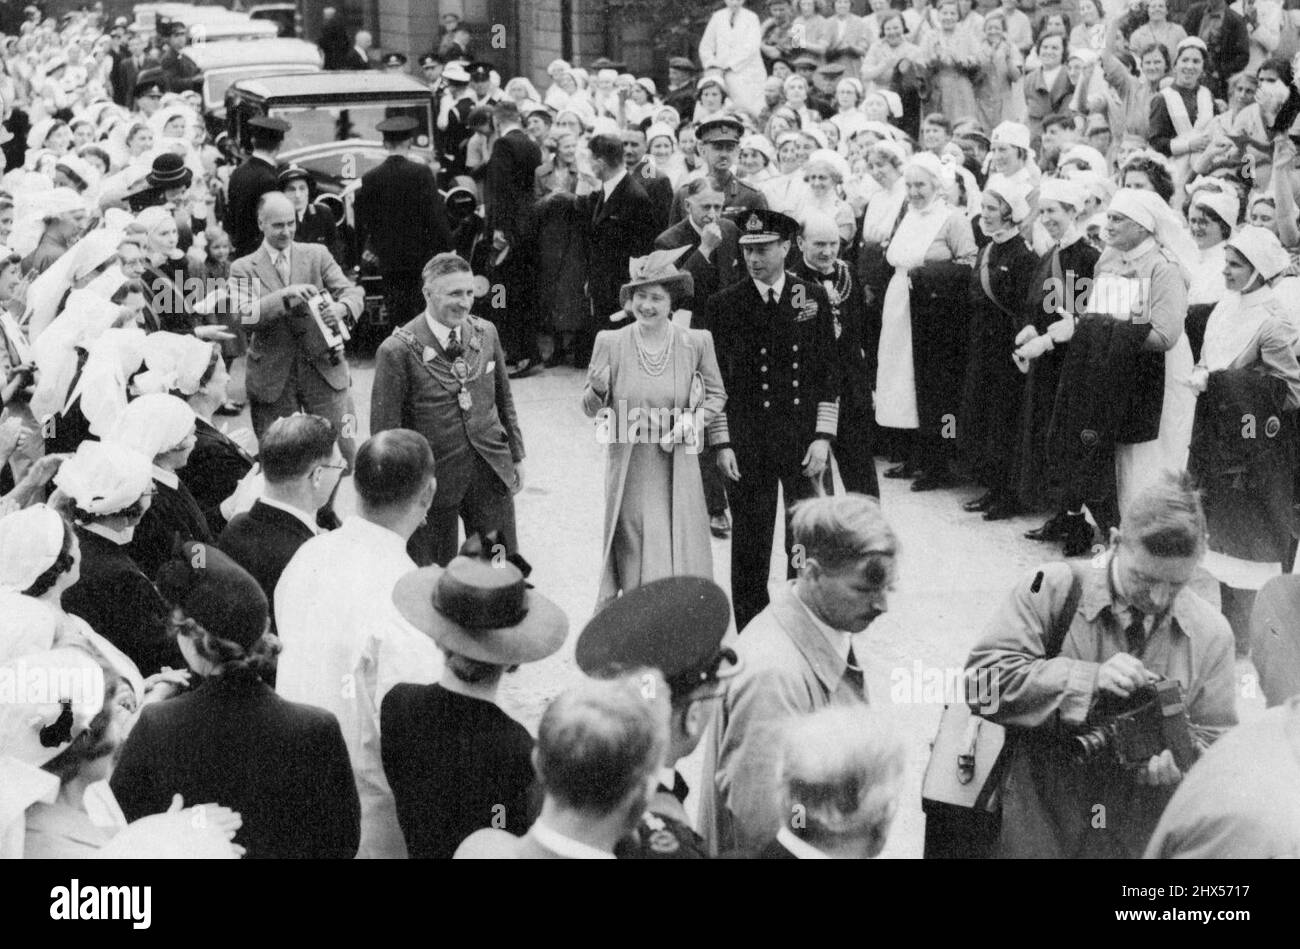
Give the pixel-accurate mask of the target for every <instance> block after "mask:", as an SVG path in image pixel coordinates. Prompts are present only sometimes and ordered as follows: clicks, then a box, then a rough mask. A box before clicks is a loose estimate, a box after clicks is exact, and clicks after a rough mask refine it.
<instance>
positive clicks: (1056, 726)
mask: <svg viewBox="0 0 1300 949" xmlns="http://www.w3.org/2000/svg"><path fill="white" fill-rule="evenodd" d="M1205 538H1206V526H1205V514H1204V511H1203V510H1202V508H1201V503H1200V499H1199V497H1198V496H1197V493H1196V492H1195V490H1194V489H1193V488H1192V487H1191V485H1190V480H1189V479H1188V476H1187V475H1186V474H1181V475H1175V474H1172V473H1169V472H1166V473H1165V474H1164V475H1163V476H1162V477H1161V478H1160V479H1158V480H1157V481H1156V482H1155V483H1154V484H1153V485H1151V486H1150V487H1148V488H1147V489H1145V490H1144V491H1142V492H1141V493H1140V494H1139V495H1138V496H1137V497H1135V498H1134V499H1133V500H1132V502H1131V503H1130V505H1129V507H1128V510H1126V511H1125V512H1124V517H1123V526H1122V527H1121V528H1119V529H1116V530H1113V531H1112V532H1111V546H1110V549H1109V550H1108V551H1106V552H1105V553H1104V554H1101V555H1099V556H1098V557H1096V558H1094V559H1093V561H1092V562H1091V563H1083V564H1066V563H1053V564H1046V565H1044V566H1042V567H1041V568H1039V569H1038V570H1037V571H1035V572H1034V573H1032V574H1030V575H1029V576H1027V577H1026V578H1025V579H1024V581H1022V582H1021V583H1020V584H1019V585H1018V586H1017V587H1016V589H1015V590H1014V591H1013V592H1012V594H1011V596H1010V597H1008V599H1007V600H1006V601H1005V602H1004V603H1003V605H1002V607H1001V608H1000V610H999V611H998V612H997V614H996V615H995V616H994V618H993V620H992V622H991V623H990V624H989V626H988V627H987V628H986V630H985V632H984V634H983V636H981V637H980V639H979V641H978V642H977V643H976V644H975V647H974V649H973V650H972V651H971V654H970V658H969V659H967V661H966V675H967V685H968V687H969V686H970V685H972V684H974V683H975V682H977V681H979V680H987V681H983V682H981V683H980V684H981V685H982V686H984V687H985V688H984V689H983V691H982V692H979V693H978V694H981V695H992V696H993V700H992V702H989V703H986V704H983V705H981V707H979V708H976V707H975V706H974V705H972V710H973V711H975V712H976V713H977V714H980V715H982V716H983V717H984V718H986V719H988V720H990V721H992V722H996V723H998V724H1000V725H1004V726H1006V727H1007V744H1006V746H1005V748H1004V750H1003V756H1004V758H1003V761H1002V762H1000V764H1002V763H1005V770H1004V771H1003V773H1002V775H1001V792H1002V793H1001V797H1002V828H1001V833H1000V837H999V840H998V847H997V856H999V857H1052V858H1079V857H1093V858H1096V857H1130V858H1132V857H1140V856H1141V855H1142V852H1143V849H1144V848H1145V846H1146V844H1147V841H1148V839H1149V838H1150V837H1151V834H1152V832H1153V830H1154V829H1155V826H1156V822H1157V821H1158V820H1159V818H1160V814H1161V812H1162V811H1163V810H1164V807H1165V805H1166V804H1167V803H1168V802H1169V798H1170V797H1171V796H1172V794H1173V791H1174V787H1175V786H1176V785H1177V783H1178V782H1179V781H1180V780H1181V779H1182V774H1183V772H1184V771H1185V770H1186V767H1187V766H1188V764H1189V763H1190V761H1189V759H1194V758H1195V757H1197V756H1198V755H1199V754H1200V752H1202V751H1203V750H1204V749H1205V748H1206V747H1207V746H1208V745H1209V744H1210V742H1212V741H1214V740H1215V739H1216V738H1217V737H1218V736H1219V735H1221V734H1222V733H1223V732H1224V731H1226V730H1227V729H1228V728H1230V727H1232V726H1233V725H1235V724H1236V722H1237V715H1236V709H1235V704H1234V687H1233V677H1234V658H1233V640H1232V633H1231V630H1230V629H1229V627H1228V624H1227V621H1226V620H1224V618H1223V617H1222V616H1221V615H1219V614H1218V612H1217V611H1216V610H1215V609H1214V608H1213V607H1211V606H1210V605H1209V604H1207V603H1206V602H1205V601H1203V600H1202V599H1201V598H1200V597H1199V596H1197V595H1196V594H1195V593H1193V592H1192V591H1191V590H1189V589H1187V585H1188V583H1189V582H1190V581H1191V579H1192V577H1193V574H1194V573H1195V571H1196V569H1197V565H1198V564H1199V562H1200V560H1201V557H1202V556H1203V555H1204V553H1205V544H1206V540H1205ZM1075 604H1077V605H1075ZM1072 607H1073V609H1072V610H1071V608H1072ZM1067 614H1068V615H1067ZM1062 633H1063V636H1062ZM1052 640H1055V641H1054V642H1053V641H1052ZM968 694H970V695H974V694H977V691H976V690H974V689H969V690H968ZM1180 699H1181V704H1180V701H1179V700H1180ZM1179 761H1181V762H1182V767H1181V768H1180V766H1179V764H1178V762H1179Z"/></svg>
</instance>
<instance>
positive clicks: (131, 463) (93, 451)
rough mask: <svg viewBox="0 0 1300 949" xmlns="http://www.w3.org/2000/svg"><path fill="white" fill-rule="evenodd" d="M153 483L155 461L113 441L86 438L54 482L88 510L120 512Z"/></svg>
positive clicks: (105, 512) (81, 507)
mask: <svg viewBox="0 0 1300 949" xmlns="http://www.w3.org/2000/svg"><path fill="white" fill-rule="evenodd" d="M152 483H153V464H152V462H151V460H150V459H148V458H146V457H144V456H143V455H141V454H140V453H139V452H137V451H132V450H131V449H130V448H126V447H124V446H122V445H117V444H113V443H111V442H95V441H89V440H87V441H84V442H82V443H81V444H80V445H78V446H77V452H76V454H74V455H73V456H72V457H71V458H69V459H68V460H67V461H65V462H64V463H63V464H62V465H60V466H59V470H58V473H57V474H55V476H54V484H55V486H56V487H58V488H59V490H61V491H62V492H63V493H64V494H66V495H67V496H68V497H70V498H71V499H72V501H73V503H74V504H76V506H77V507H78V508H79V509H80V510H82V511H85V512H86V513H87V514H117V513H118V512H119V511H123V510H125V509H126V508H128V507H130V506H131V505H132V504H134V503H135V502H136V501H138V500H140V498H141V497H142V496H143V495H144V493H145V492H146V491H148V490H149V485H150V484H152Z"/></svg>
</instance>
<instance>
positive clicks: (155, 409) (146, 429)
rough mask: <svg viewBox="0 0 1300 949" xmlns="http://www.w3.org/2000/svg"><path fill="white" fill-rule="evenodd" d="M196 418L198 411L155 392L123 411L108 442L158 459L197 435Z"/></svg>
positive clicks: (132, 403) (174, 397)
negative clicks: (191, 434) (186, 439)
mask: <svg viewBox="0 0 1300 949" xmlns="http://www.w3.org/2000/svg"><path fill="white" fill-rule="evenodd" d="M195 418H196V416H195V414H194V410H193V409H192V408H190V407H189V406H188V405H187V404H186V403H185V402H183V401H182V400H180V399H178V398H176V396H174V395H166V394H164V393H161V392H151V393H149V394H148V395H142V396H140V397H139V398H138V399H136V400H135V401H133V402H131V403H129V404H128V405H127V406H126V408H125V409H123V410H122V412H121V414H120V415H119V416H118V418H117V421H116V422H115V423H114V425H113V429H112V431H111V432H110V433H109V436H108V440H109V441H111V442H115V443H116V444H119V445H122V446H124V447H126V448H130V449H133V450H134V451H137V452H139V453H140V454H142V455H144V456H146V457H148V458H151V459H152V458H157V457H158V456H159V455H161V454H163V453H165V452H168V451H171V450H172V449H173V448H175V447H176V446H177V445H179V444H180V443H181V442H183V441H184V440H185V438H186V437H187V436H188V435H189V434H190V433H191V432H193V431H194V420H195Z"/></svg>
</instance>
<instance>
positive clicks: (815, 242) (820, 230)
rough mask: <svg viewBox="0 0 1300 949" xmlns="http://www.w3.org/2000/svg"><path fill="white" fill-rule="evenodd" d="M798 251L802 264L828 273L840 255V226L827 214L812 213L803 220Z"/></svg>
mask: <svg viewBox="0 0 1300 949" xmlns="http://www.w3.org/2000/svg"><path fill="white" fill-rule="evenodd" d="M799 249H800V250H801V251H803V259H804V263H806V264H807V265H808V266H809V267H812V268H813V269H814V270H820V271H822V272H823V273H830V272H831V271H832V270H833V269H834V267H835V258H836V257H838V256H839V253H840V226H839V225H838V224H836V223H835V219H834V218H833V217H831V216H830V215H829V214H822V213H819V212H812V213H810V214H809V215H808V216H807V217H805V218H804V222H803V231H802V232H801V233H800V235H799Z"/></svg>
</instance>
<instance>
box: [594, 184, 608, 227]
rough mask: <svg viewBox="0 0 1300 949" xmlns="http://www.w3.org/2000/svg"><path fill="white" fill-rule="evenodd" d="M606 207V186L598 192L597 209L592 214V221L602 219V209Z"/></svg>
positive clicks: (602, 186)
mask: <svg viewBox="0 0 1300 949" xmlns="http://www.w3.org/2000/svg"><path fill="white" fill-rule="evenodd" d="M604 206H605V186H604V185H601V187H600V190H599V191H597V192H596V209H595V210H594V211H592V212H591V219H592V220H593V221H595V220H596V219H597V218H599V217H600V209H601V208H603V207H604Z"/></svg>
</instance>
